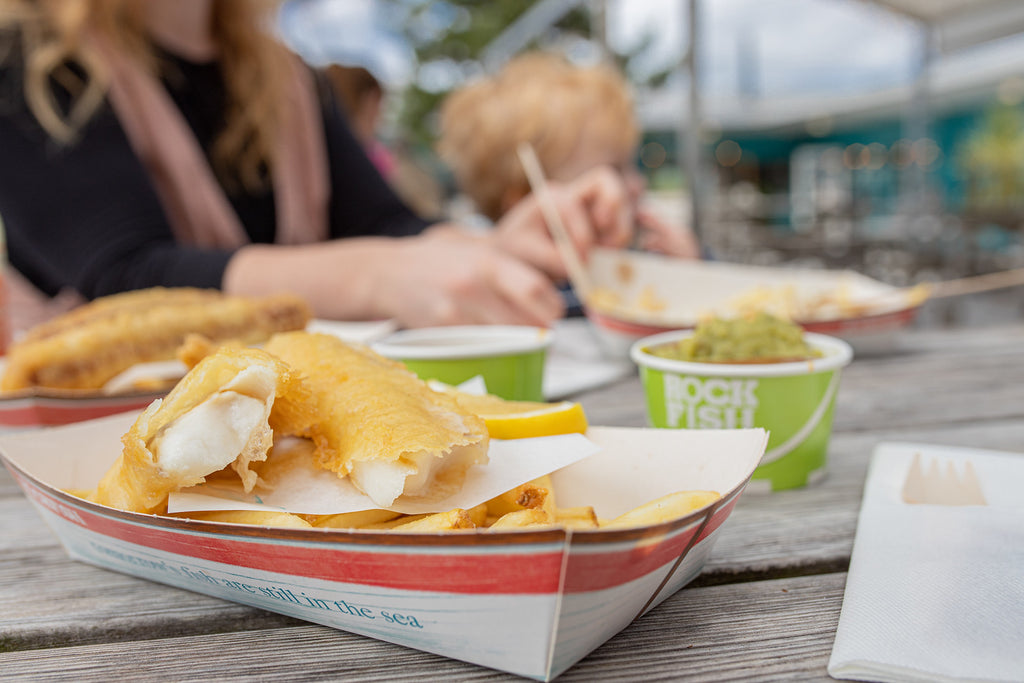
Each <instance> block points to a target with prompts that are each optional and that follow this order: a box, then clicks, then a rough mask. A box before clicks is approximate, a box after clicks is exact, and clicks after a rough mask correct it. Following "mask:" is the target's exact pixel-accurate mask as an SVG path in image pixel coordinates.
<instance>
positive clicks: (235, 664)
mask: <svg viewBox="0 0 1024 683" xmlns="http://www.w3.org/2000/svg"><path fill="white" fill-rule="evenodd" d="M844 584H845V575H844V574H829V575H824V576H817V577H802V578H795V579H784V580H776V581H763V582H749V583H738V584H731V585H727V586H714V587H708V588H689V589H685V590H683V591H680V592H679V593H677V594H676V595H674V596H672V597H671V598H669V599H667V600H666V601H665V602H664V603H662V604H661V605H660V606H659V607H657V608H656V609H654V610H653V611H652V612H651V613H649V614H647V615H646V616H644V617H643V618H642V619H640V620H638V621H637V622H635V623H633V624H631V625H630V626H629V627H627V628H626V629H625V630H624V631H622V632H621V633H619V634H618V635H616V636H615V637H613V638H612V639H611V640H609V641H608V642H607V643H605V644H604V645H603V646H601V647H600V648H598V649H597V650H596V651H594V652H593V653H591V655H590V656H588V657H586V658H585V659H583V660H582V661H581V662H579V663H578V664H577V665H576V666H574V667H573V668H571V669H570V670H569V671H567V672H566V673H565V674H564V675H563V676H561V677H560V678H559V679H558V680H559V681H604V680H608V681H610V680H700V681H741V680H766V679H768V678H771V679H773V680H801V681H808V680H820V681H825V680H828V676H827V674H826V671H825V667H826V665H827V662H828V657H829V654H830V652H831V648H832V641H833V639H834V637H835V628H836V624H837V623H838V618H839V609H840V606H841V604H842V592H843V587H844ZM0 670H3V672H4V678H5V680H19V679H26V680H27V679H34V680H38V679H42V678H45V679H52V680H75V681H100V680H103V681H107V680H117V679H121V678H128V679H130V680H139V681H146V680H184V679H187V680H192V681H211V680H218V681H230V680H251V679H253V678H259V679H260V680H272V679H286V680H289V681H319V680H341V679H344V680H346V681H403V680H450V681H504V680H521V679H517V678H514V677H512V676H508V675H506V674H502V673H499V672H493V671H490V670H488V669H482V668H480V667H477V666H473V665H470V664H464V663H461V662H457V661H454V660H449V659H445V658H443V657H439V656H436V655H431V654H427V653H422V652H417V651H414V650H409V649H406V648H403V647H400V646H397V645H390V644H388V643H384V642H380V641H375V640H370V639H367V638H363V637H361V636H356V635H352V634H349V633H345V632H342V631H334V630H331V629H328V628H325V627H320V626H314V625H301V626H282V627H276V628H274V627H271V628H265V629H259V630H252V631H246V632H236V633H210V634H203V635H196V636H186V637H171V638H153V639H148V640H142V639H137V640H129V641H124V642H111V643H106V644H95V645H82V646H76V647H64V648H53V649H40V650H29V651H18V652H7V653H0Z"/></svg>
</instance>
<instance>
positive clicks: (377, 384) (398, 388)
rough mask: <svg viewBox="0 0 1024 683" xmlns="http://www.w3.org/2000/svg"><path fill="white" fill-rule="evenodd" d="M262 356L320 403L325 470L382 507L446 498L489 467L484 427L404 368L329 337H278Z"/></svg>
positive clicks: (319, 440) (318, 433)
mask: <svg viewBox="0 0 1024 683" xmlns="http://www.w3.org/2000/svg"><path fill="white" fill-rule="evenodd" d="M264 348H265V349H266V350H267V351H269V352H270V353H273V354H274V355H276V356H278V357H279V358H281V359H282V360H284V361H285V362H286V363H287V364H288V365H290V366H291V367H292V368H294V369H296V370H298V371H300V372H302V374H303V377H304V379H305V381H306V382H307V384H308V386H309V388H310V390H311V391H312V392H313V394H314V396H315V397H316V402H317V404H318V414H319V417H320V420H319V422H318V424H317V425H315V426H314V427H313V430H312V433H311V436H312V439H313V441H314V442H315V444H316V457H317V461H318V463H319V464H320V466H322V467H324V468H326V469H329V470H331V471H333V472H336V473H337V474H338V475H339V476H348V477H350V479H351V481H352V483H353V484H355V485H356V487H358V488H359V489H360V490H361V491H362V492H363V493H365V494H366V495H367V496H369V497H370V498H371V499H372V500H373V501H374V503H376V504H377V505H379V506H380V507H382V508H386V507H388V506H390V505H391V504H392V503H393V502H394V500H395V499H396V498H398V497H399V496H401V495H405V496H410V497H428V498H435V497H443V496H445V495H448V494H450V493H451V492H452V491H453V490H455V489H456V488H458V487H460V486H461V485H462V482H463V479H464V478H465V474H466V471H467V470H468V469H469V468H470V467H471V466H472V465H474V464H484V463H486V462H487V447H488V436H487V426H486V425H485V424H484V421H483V420H482V419H480V418H479V417H477V416H476V415H473V414H470V413H468V412H467V411H464V410H462V409H460V408H459V405H458V403H457V402H456V401H455V399H453V398H452V397H451V396H447V395H444V394H440V393H437V392H435V391H433V390H431V389H430V388H429V387H428V386H427V384H426V383H425V382H423V381H422V380H420V379H419V378H418V377H416V376H415V375H414V374H412V373H411V372H409V370H407V369H406V368H405V366H404V365H402V364H401V363H398V362H395V361H392V360H389V359H387V358H384V357H383V356H380V355H378V354H377V353H375V352H373V351H372V350H370V349H368V348H366V347H363V346H358V345H351V344H347V343H345V342H343V341H341V340H340V339H338V338H337V337H333V336H330V335H325V334H310V333H306V332H288V333H284V334H278V335H275V336H274V337H272V338H271V339H270V341H269V342H267V344H266V345H265V346H264Z"/></svg>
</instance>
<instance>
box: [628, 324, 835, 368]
mask: <svg viewBox="0 0 1024 683" xmlns="http://www.w3.org/2000/svg"><path fill="white" fill-rule="evenodd" d="M646 351H647V352H648V353H650V354H652V355H654V356H658V357H660V358H670V359H672V360H682V361H690V362H697V363H780V362H784V361H797V360H807V359H810V358H818V357H820V356H821V355H822V354H821V352H820V351H818V350H817V349H815V348H813V347H812V346H811V345H810V344H808V343H807V341H806V340H805V339H804V332H803V329H802V328H801V327H800V326H799V325H796V324H795V323H792V322H789V321H788V320H783V319H781V318H776V317H775V316H772V315H768V314H767V313H757V314H756V315H753V316H745V317H739V318H711V319H709V320H705V321H703V322H701V323H699V324H698V325H697V328H696V330H695V331H694V333H693V335H692V336H690V337H688V338H686V339H681V340H679V341H677V342H673V343H670V344H660V345H658V346H652V347H650V348H648V349H646Z"/></svg>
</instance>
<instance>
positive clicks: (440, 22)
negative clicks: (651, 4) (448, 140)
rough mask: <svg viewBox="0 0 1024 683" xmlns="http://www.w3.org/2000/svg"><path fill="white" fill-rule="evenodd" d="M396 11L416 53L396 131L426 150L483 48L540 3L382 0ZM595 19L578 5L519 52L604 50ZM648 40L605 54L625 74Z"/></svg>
mask: <svg viewBox="0 0 1024 683" xmlns="http://www.w3.org/2000/svg"><path fill="white" fill-rule="evenodd" d="M387 1H388V2H390V3H392V4H393V5H395V6H396V7H401V11H400V12H398V13H396V16H401V17H402V19H401V29H400V31H401V33H402V35H403V36H404V37H405V38H406V40H408V41H409V44H410V45H411V46H412V48H413V50H414V51H415V53H416V58H417V65H416V76H415V78H414V80H413V83H412V84H411V85H410V86H409V87H408V88H407V89H406V90H405V92H404V93H402V104H401V113H400V114H399V121H398V124H399V128H400V129H401V130H402V131H403V132H404V135H405V136H406V139H407V142H408V143H409V144H411V145H413V146H415V147H419V148H421V149H423V148H431V147H432V145H433V143H434V141H435V140H436V137H437V115H438V110H439V108H440V105H441V102H442V101H443V100H444V98H445V96H446V95H447V94H448V93H449V92H451V91H452V90H454V89H456V88H458V87H459V86H460V85H462V84H463V83H465V82H466V81H468V80H470V79H472V78H474V77H477V76H481V75H483V74H484V73H485V67H484V64H483V62H482V57H483V55H484V53H485V50H486V49H487V47H488V46H489V45H491V43H492V42H493V41H494V40H495V39H497V38H498V37H499V36H500V35H501V34H502V33H503V32H504V31H505V30H506V29H507V28H508V27H509V26H511V25H512V24H513V23H514V22H515V21H516V20H518V19H519V18H520V17H522V16H523V15H524V14H525V13H526V12H527V11H529V9H530V8H531V7H532V6H533V5H535V4H537V2H538V1H539V0H387ZM594 33H595V21H594V16H593V14H592V11H591V9H590V3H587V2H581V3H580V4H579V5H578V6H577V7H575V8H574V9H572V10H570V11H568V12H567V13H566V14H565V15H564V16H563V17H562V18H561V19H560V20H559V21H557V22H556V23H555V24H554V25H553V26H551V27H550V28H548V29H546V30H544V31H542V32H540V34H538V35H537V36H535V37H534V38H533V39H532V40H531V41H530V43H529V44H528V45H526V46H525V47H524V48H523V50H524V51H525V50H531V49H538V48H539V49H562V50H570V51H572V50H577V51H578V50H579V48H581V47H587V46H589V47H590V48H592V49H594V50H606V48H605V47H604V45H603V41H602V40H601V39H600V38H599V37H596V36H595V35H594ZM652 41H653V35H652V34H649V35H646V36H644V37H643V39H642V40H640V41H638V43H637V44H636V45H635V46H632V47H631V48H630V50H629V52H628V53H627V54H615V53H611V52H607V58H610V59H612V60H614V61H615V62H616V63H617V64H619V66H620V67H621V68H623V70H624V71H625V72H626V73H627V75H628V74H630V71H629V66H630V62H631V61H632V60H633V59H634V58H636V57H637V56H639V55H642V54H643V53H644V52H645V51H646V50H647V49H648V47H649V46H650V45H651V43H652ZM674 66H675V65H674V64H673V65H668V66H667V67H666V68H664V69H663V70H661V71H658V72H656V73H651V74H647V75H645V76H644V78H643V83H642V85H650V86H657V85H660V84H662V83H663V82H664V81H665V79H666V78H667V76H668V74H669V73H671V71H672V69H673V68H674Z"/></svg>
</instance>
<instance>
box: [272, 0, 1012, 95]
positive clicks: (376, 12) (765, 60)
mask: <svg viewBox="0 0 1024 683" xmlns="http://www.w3.org/2000/svg"><path fill="white" fill-rule="evenodd" d="M409 1H410V2H413V1H416V2H422V1H426V0H409ZM481 1H486V0H481ZM687 5H688V3H687V1H686V0H607V8H608V9H607V26H608V38H609V42H610V44H611V45H612V47H613V48H617V49H619V50H620V51H622V50H627V49H628V48H629V47H631V46H635V45H636V44H637V42H638V41H639V40H640V39H641V38H642V37H643V36H644V35H645V33H650V34H651V35H652V36H653V38H654V44H653V45H652V48H651V49H650V50H649V51H648V52H647V53H645V54H644V58H643V59H640V60H637V61H635V62H634V63H633V66H634V67H635V68H636V69H637V71H638V72H639V73H640V75H643V72H645V71H646V72H651V71H657V70H660V69H662V68H664V67H666V66H671V65H673V64H676V63H678V61H679V59H680V58H681V56H682V54H683V53H684V50H685V47H686V45H685V36H686V26H687V22H688V17H687V16H686V6H687ZM700 5H701V8H702V15H701V21H700V23H699V25H700V26H701V27H702V30H701V35H702V37H703V44H702V47H701V52H700V55H701V58H702V62H703V66H702V68H701V80H702V85H701V87H702V90H703V91H704V92H706V93H707V94H709V95H735V94H745V95H757V96H762V97H767V98H771V97H774V96H780V97H786V96H793V95H806V94H818V93H820V94H822V95H829V94H834V95H842V94H854V93H858V92H865V91H872V90H885V89H888V88H892V87H894V86H900V85H905V84H907V83H910V82H912V81H913V79H914V76H915V73H916V72H917V63H918V59H919V57H918V54H919V48H920V44H921V38H922V36H921V33H920V30H919V28H918V27H917V26H915V25H914V24H913V22H911V21H909V20H908V19H906V18H903V17H900V16H898V15H895V14H893V13H891V12H888V11H886V10H884V9H882V8H880V7H878V6H876V5H874V4H872V3H870V2H867V1H866V0H702V1H701V3H700ZM382 7H384V3H380V2H377V1H375V0H290V2H289V3H287V4H286V5H285V11H284V12H283V13H282V31H283V33H284V35H285V37H286V39H289V40H290V42H292V43H293V45H294V46H295V47H296V48H297V49H298V50H299V51H300V52H301V53H302V54H303V55H304V56H306V58H307V59H309V60H310V61H313V62H315V63H324V62H327V61H343V62H349V63H351V62H357V63H360V62H361V63H364V65H366V66H368V67H370V68H371V70H372V71H374V72H375V73H377V75H378V77H380V78H381V79H382V80H383V81H384V82H385V83H386V85H388V86H390V87H391V88H394V89H399V88H401V87H402V86H403V85H405V84H406V83H408V82H409V79H411V78H412V77H413V72H414V64H413V59H414V57H413V54H412V52H411V50H409V48H408V46H406V45H405V44H404V43H403V41H402V40H401V38H400V37H399V36H398V34H397V31H396V30H395V27H394V26H393V24H394V19H393V17H388V16H386V15H385V14H384V13H383V12H382ZM389 24H391V25H389ZM1006 43H1007V41H1003V45H1002V47H999V46H995V47H993V48H992V50H990V51H989V52H992V53H993V55H990V56H989V57H988V58H987V59H989V60H990V61H991V59H998V55H996V54H995V53H997V52H998V50H999V49H1003V50H1004V52H1005V54H1007V55H1016V54H1022V50H1024V40H1019V41H1017V42H1016V44H1013V43H1012V41H1011V44H1009V45H1007V44H1006ZM1007 50H1008V51H1007ZM982 52H984V51H982ZM977 57H978V55H975V56H974V57H971V56H970V55H968V56H966V57H964V58H961V59H960V61H964V60H968V62H969V60H970V59H971V58H977ZM981 57H983V58H984V54H982V55H981ZM947 61H956V60H947ZM943 66H945V65H943Z"/></svg>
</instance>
